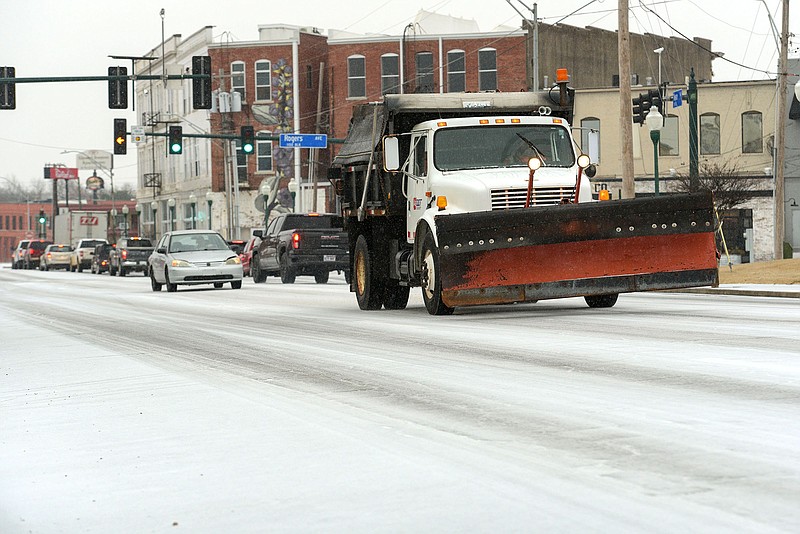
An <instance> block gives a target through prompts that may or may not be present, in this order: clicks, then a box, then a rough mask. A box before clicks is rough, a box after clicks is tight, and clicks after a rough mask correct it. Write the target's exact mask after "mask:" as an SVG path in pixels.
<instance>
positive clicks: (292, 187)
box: [287, 177, 297, 212]
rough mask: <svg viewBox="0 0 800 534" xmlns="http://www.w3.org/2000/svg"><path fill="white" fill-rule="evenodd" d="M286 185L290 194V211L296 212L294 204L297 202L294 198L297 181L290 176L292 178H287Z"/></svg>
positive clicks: (295, 196)
mask: <svg viewBox="0 0 800 534" xmlns="http://www.w3.org/2000/svg"><path fill="white" fill-rule="evenodd" d="M287 187H288V188H289V193H291V194H292V211H295V212H296V211H297V208H296V206H297V204H296V202H297V201H296V198H297V181H295V179H294V177H292V179H291V180H289V185H288V186H287Z"/></svg>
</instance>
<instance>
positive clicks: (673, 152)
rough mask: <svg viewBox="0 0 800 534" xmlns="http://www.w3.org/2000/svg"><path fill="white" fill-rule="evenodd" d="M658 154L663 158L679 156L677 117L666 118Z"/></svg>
mask: <svg viewBox="0 0 800 534" xmlns="http://www.w3.org/2000/svg"><path fill="white" fill-rule="evenodd" d="M658 152H659V155H661V156H677V155H678V117H677V116H676V115H667V116H665V117H664V127H663V128H661V140H660V142H659V143H658Z"/></svg>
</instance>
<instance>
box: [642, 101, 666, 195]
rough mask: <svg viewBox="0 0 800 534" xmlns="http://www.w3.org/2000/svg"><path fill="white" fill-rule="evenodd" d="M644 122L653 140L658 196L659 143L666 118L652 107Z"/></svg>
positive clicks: (654, 173) (654, 169) (654, 170)
mask: <svg viewBox="0 0 800 534" xmlns="http://www.w3.org/2000/svg"><path fill="white" fill-rule="evenodd" d="M644 122H645V123H647V127H648V128H649V129H650V139H652V140H653V176H654V178H655V194H656V196H658V143H659V141H661V128H663V127H664V116H663V115H662V114H661V113H659V112H658V108H657V107H655V106H650V112H649V113H648V114H647V117H645V119H644Z"/></svg>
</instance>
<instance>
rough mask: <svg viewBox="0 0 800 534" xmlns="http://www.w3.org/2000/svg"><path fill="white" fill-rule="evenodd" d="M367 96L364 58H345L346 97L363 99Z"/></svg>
mask: <svg viewBox="0 0 800 534" xmlns="http://www.w3.org/2000/svg"><path fill="white" fill-rule="evenodd" d="M366 96H367V74H366V66H365V64H364V56H350V57H349V58H347V97H348V98H365V97H366Z"/></svg>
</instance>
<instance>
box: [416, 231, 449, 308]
mask: <svg viewBox="0 0 800 534" xmlns="http://www.w3.org/2000/svg"><path fill="white" fill-rule="evenodd" d="M422 300H423V301H425V308H426V309H427V310H428V313H430V314H431V315H450V314H451V313H453V308H451V307H450V306H447V305H446V304H445V303H444V302H442V278H441V276H440V273H439V250H438V249H437V248H436V243H434V241H433V236H432V235H431V234H427V235H426V236H425V240H424V241H423V242H422Z"/></svg>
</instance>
